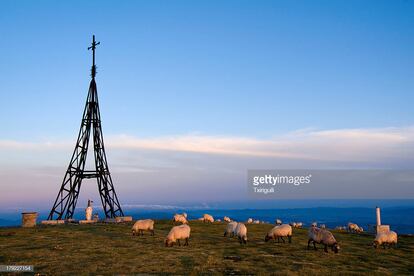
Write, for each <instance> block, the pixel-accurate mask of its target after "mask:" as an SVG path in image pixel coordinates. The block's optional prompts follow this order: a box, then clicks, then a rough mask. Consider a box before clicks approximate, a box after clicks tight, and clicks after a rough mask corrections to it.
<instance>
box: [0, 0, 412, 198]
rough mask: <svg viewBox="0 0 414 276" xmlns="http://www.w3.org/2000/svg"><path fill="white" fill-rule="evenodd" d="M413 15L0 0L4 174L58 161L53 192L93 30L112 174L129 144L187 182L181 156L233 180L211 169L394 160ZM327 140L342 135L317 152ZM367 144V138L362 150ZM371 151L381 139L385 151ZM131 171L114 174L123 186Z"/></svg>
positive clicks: (298, 4)
mask: <svg viewBox="0 0 414 276" xmlns="http://www.w3.org/2000/svg"><path fill="white" fill-rule="evenodd" d="M413 14H414V1H398V0H397V1H339V0H338V1H123V2H121V3H119V2H117V3H115V2H113V1H70V2H69V1H66V2H63V1H60V2H56V1H1V3H0V36H1V37H2V39H1V42H0V124H1V128H0V141H2V143H3V144H2V147H0V152H1V153H2V154H1V155H0V164H2V165H4V166H5V168H3V169H2V170H3V171H2V173H3V174H7V175H9V177H8V178H7V179H8V181H9V182H10V183H17V182H19V181H21V179H18V178H15V177H14V176H13V175H14V170H18V169H19V168H22V167H23V168H25V166H28V167H30V168H35V169H34V170H37V171H36V172H38V170H40V169H39V168H40V167H41V168H44V167H48V166H49V167H50V166H53V167H54V169H56V176H55V178H49V179H46V178H45V179H42V180H41V181H40V180H39V181H40V182H47V183H49V184H48V185H50V186H48V187H45V188H44V190H48V191H49V190H53V191H52V192H51V193H52V194H54V193H55V192H57V187H56V185H57V186H58V185H59V184H57V183H56V182H60V181H61V180H60V179H61V178H62V177H63V172H64V169H65V167H66V166H67V162H69V160H68V158H69V157H70V153H71V150H72V149H71V147H72V146H73V144H74V143H75V141H74V140H75V138H76V135H77V131H78V128H79V124H80V118H81V114H82V110H83V107H84V101H85V98H86V93H87V88H88V83H89V80H90V77H89V70H90V65H91V53H90V51H87V50H86V49H87V47H88V46H89V43H90V41H91V35H92V34H95V35H96V38H97V40H98V41H101V45H99V46H98V49H97V66H98V75H97V84H98V92H99V96H100V104H101V112H102V119H103V128H104V133H105V137H108V143H107V144H108V148H109V149H111V147H113V149H114V150H113V151H112V153H108V155H109V157H112V158H113V160H114V161H113V162H112V163H113V164H114V165H113V166H114V167H117V168H119V169H120V170H121V171H122V170H125V166H124V165H123V164H129V162H128V161H125V160H129V159H131V158H132V157H131V156H132V155H133V156H134V158H136V155H140V156H141V157H140V158H142V159H140V160H139V161H137V166H143V164H145V165H146V166H147V167H146V168H145V169H151V170H153V169H154V168H159V167H162V166H163V165H165V163H168V164H169V165H168V166H172V167H174V168H176V169H177V171H181V170H182V177H183V178H186V179H187V178H189V179H191V180H188V183H192V182H191V181H197V180H193V179H192V177H194V179H199V177H200V175H198V176H197V177H196V176H195V175H193V174H194V171H197V170H194V169H193V168H192V167H191V166H189V163H191V164H194V160H198V161H196V164H199V166H200V168H199V169H200V170H208V171H211V170H214V168H215V167H214V166H212V165H211V164H212V163H214V164H216V163H217V162H218V161H217V160H216V159H215V158H218V155H220V156H219V159H220V162H219V164H220V165H219V166H218V167H219V168H222V167H223V166H228V168H229V170H230V168H231V171H233V172H234V173H235V175H237V177H233V178H232V177H231V176H227V175H221V176H222V177H221V178H220V174H218V176H217V177H218V179H214V181H215V182H216V183H229V182H231V183H239V182H243V184H242V185H244V184H245V183H244V181H245V180H244V179H243V177H241V175H244V174H245V170H246V168H251V167H256V166H259V167H260V166H261V167H264V168H273V167H275V166H278V164H280V163H279V162H281V161H280V160H278V161H275V160H274V158H276V157H277V158H282V157H284V158H291V157H292V156H294V157H295V158H304V159H306V158H309V156H313V157H315V156H318V158H317V159H323V160H324V161H323V162H325V163H323V164H325V165H326V164H330V165H331V164H334V163H332V162H331V161H332V160H335V162H342V163H341V164H343V162H346V164H348V165H349V164H350V163H352V164H351V166H353V167H355V166H358V165H359V164H361V162H368V161H369V162H371V161H372V162H374V161H375V166H380V167H383V166H391V167H392V166H397V167H398V166H401V165H402V164H405V163H406V162H407V158H409V156H408V155H409V154H410V153H411V152H412V147H411V146H412V145H413V143H412V142H413V140H412V139H413V135H412V132H413V130H412V126H413V125H414V124H413V118H414V108H412V103H413V102H414V96H413V91H414V70H413V65H414V53H413V49H414V18H413V16H412V15H413ZM325 131H327V133H326V132H325ZM292 133H293V134H292ZM298 133H299V134H298ZM321 135H322V136H321ZM335 135H337V136H335ZM367 135H368V136H367ZM393 135H394V136H393ZM328 136H329V138H327V137H328ZM315 137H316V138H315ZM318 137H319V138H318ZM320 137H324V138H323V139H322V138H320ZM350 137H351V138H350ZM355 137H356V139H357V140H358V141H354V140H352V139H355ZM384 137H385V138H384ZM325 139H328V140H325ZM172 140H173V142H172ZM120 141H121V142H120ZM295 141H296V142H297V143H296V144H295V143H293V142H295ZM333 141H343V143H341V144H340V145H339V147H338V145H336V146H332V147H331V148H332V150H331V151H329V150H327V152H322V151H323V149H324V146H323V145H326V144H327V143H328V147H327V148H328V149H329V145H332V143H331V142H333ZM361 141H362V142H361ZM124 142H125V143H126V144H128V145H130V148H128V149H125V148H123V147H122V145H120V144H122V143H124ZM363 142H365V143H371V144H373V145H375V147H373V148H372V150H371V151H369V153H364V158H363V160H362V161H361V158H360V156H359V155H358V153H360V152H361V149H367V148H369V147H367V145H365V144H364V143H363ZM117 143H118V144H117ZM269 143H270V144H269ZM286 143H293V144H292V145H290V146H287V147H284V146H283V145H286ZM258 144H259V146H257V145H258ZM344 144H346V145H347V146H346V147H344V148H346V149H344V150H343V151H342V152H337V151H335V150H338V148H341V145H344ZM10 145H13V146H10ZM42 145H43V146H45V145H46V146H45V147H48V148H47V150H44V151H42V150H38V152H36V149H41V148H42ZM56 145H58V146H56ZM188 145H190V146H192V147H191V149H190V150H189V149H188ZM304 145H305V146H304ZM170 147H172V149H173V152H174V154H172V156H171V151H169V150H170ZM56 148H58V149H56ZM137 148H138V149H139V152H134V153H133V149H137ZM376 148H380V149H384V148H385V149H386V150H388V151H387V152H386V153H384V152H382V150H379V152H380V153H384V154H383V155H381V158H382V159H381V158H380V157H379V156H377V154H380V153H378V150H376ZM63 149H64V150H63ZM128 150H129V151H128ZM312 150H313V151H312ZM142 151H145V153H143V152H142ZM166 151H168V157H166V156H165V155H163V154H161V153H160V152H162V153H165V152H166ZM304 151H306V154H303V153H304ZM188 152H190V153H191V154H192V155H191V158H189V157H188V156H185V157H183V156H184V155H186V154H189V153H188ZM264 152H265V153H264ZM269 152H270V154H269ZM281 153H283V154H282V155H281ZM352 153H355V155H353V154H352ZM194 154H195V155H197V157H194ZM246 154H247V155H248V156H250V158H251V159H248V158H247V157H245V155H246ZM111 155H112V156H111ZM223 155H224V156H225V157H223ZM239 155H244V157H238V156H239ZM263 155H265V156H266V157H263ZM304 155H306V156H305V157H304ZM142 156H146V158H143V157H142ZM229 156H231V158H233V159H231V158H230V157H229ZM251 156H253V157H251ZM257 156H259V157H260V158H261V159H260V162H258V160H257V158H259V157H257ZM269 156H270V157H269ZM281 156H282V157H281ZM286 156H287V157H286ZM321 156H322V157H326V158H322V157H321ZM337 156H341V158H334V157H337ZM193 158H195V159H193ZM223 158H224V161H223ZM226 158H230V159H226ZM266 158H267V159H266ZM187 159H191V160H192V161H191V162H189V163H186V162H183V160H187ZM338 159H339V160H338ZM167 160H168V161H167ZM177 160H178V161H177ZM226 160H227V161H226ZM230 160H231V161H230ZM241 160H243V161H241ZM367 160H368V161H367ZM390 160H392V161H390ZM197 162H199V163H197ZM330 162H331V163H330ZM235 163H243V165H240V166H234V165H233V164H235ZM282 163H283V162H282ZM299 163H300V162H299ZM299 163H295V164H299ZM110 164H111V159H110ZM256 164H260V165H256ZM312 164H314V163H312ZM335 164H336V163H335ZM364 164H365V165H364V166H370V167H372V166H374V164H373V163H369V165H367V164H366V163H364ZM390 164H391V165H390ZM319 165H321V164H319ZM319 165H318V166H319ZM131 166H132V167H134V166H135V165H131ZM292 166H293V165H292ZM302 166H307V165H302ZM139 168H140V169H142V168H141V167H139ZM190 168H192V169H191V170H190ZM256 168H257V167H256ZM133 169H137V168H136V166H135V167H134V168H133ZM215 169H217V168H215ZM115 171H116V169H115ZM190 171H191V172H190ZM186 172H187V173H186ZM169 173H170V172H169ZM120 175H121V176H120V177H121V178H122V177H123V176H122V173H120ZM177 175H178V174H177ZM190 175H191V177H190ZM24 176H25V177H27V179H32V177H31V174H30V172H29V171H25V172H24ZM22 177H23V176H22ZM139 177H141V176H130V177H129V178H127V177H126V176H125V179H123V181H124V183H126V184H124V185H125V187H126V188H125V189H126V190H128V189H130V190H131V191H134V188H133V187H135V186H134V185H133V184H132V183H133V182H134V183H135V182H140V181H139V179H140V178H139ZM4 179H5V178H4ZM58 179H59V180H58ZM127 179H128V180H127ZM148 181H149V180H148ZM3 183H5V182H3ZM180 183H182V179H181V180H178V181H177V182H176V183H175V182H174V183H169V184H168V185H172V186H177V187H186V186H185V185H184V186H180V185H182V184H180ZM206 183H209V181H208V179H206ZM0 185H2V184H0ZM45 185H46V184H45ZM160 185H161V186H162V184H160ZM188 185H190V184H188ZM226 185H227V184H226ZM234 185H236V184H234ZM51 187H52V188H51ZM243 187H244V186H243ZM120 189H121V190H122V186H121V188H120ZM183 189H184V188H183ZM55 190H56V191H55ZM128 191H129V190H128ZM203 191H204V190H203ZM205 192H206V193H207V191H205ZM210 192H211V194H212V195H211V196H208V197H207V196H206V198H205V200H206V201H208V200H211V199H213V194H214V193H213V190H211V191H210ZM124 193H126V192H124ZM12 194H13V191H10V195H12ZM207 194H208V193H207ZM403 194H404V193H403ZM406 194H407V193H406ZM413 194H414V191H413V190H412V189H411V190H410V193H408V195H410V196H411V195H413ZM332 196H335V195H332ZM378 196H379V195H378ZM395 196H396V197H398V195H395ZM159 200H160V201H162V200H163V199H162V198H160V199H159ZM131 201H132V199H131Z"/></svg>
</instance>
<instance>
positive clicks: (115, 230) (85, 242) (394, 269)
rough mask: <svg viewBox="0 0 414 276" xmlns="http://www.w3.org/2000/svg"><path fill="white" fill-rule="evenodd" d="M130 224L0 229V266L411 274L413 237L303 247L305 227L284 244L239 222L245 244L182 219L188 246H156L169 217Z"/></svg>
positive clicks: (54, 271)
mask: <svg viewBox="0 0 414 276" xmlns="http://www.w3.org/2000/svg"><path fill="white" fill-rule="evenodd" d="M131 225H132V224H96V225H62V226H38V227H37V228H35V229H25V228H0V264H9V265H11V264H14V265H15V264H22V265H23V264H24V265H34V266H35V270H36V272H38V273H41V274H45V275H60V274H67V275H85V274H119V273H121V274H133V273H162V272H165V273H171V274H190V273H193V274H198V273H205V274H223V273H225V274H246V273H250V274H269V273H275V274H304V273H307V274H309V273H310V274H319V273H323V274H326V273H329V274H332V273H333V274H340V273H345V274H361V273H362V274H363V273H369V274H373V273H375V274H399V275H401V274H406V275H413V273H414V238H413V237H401V238H400V239H399V246H398V248H396V249H386V250H384V249H382V248H381V249H377V250H375V249H374V248H373V247H372V246H371V244H372V241H373V237H372V236H368V235H356V234H347V233H339V232H336V231H333V232H334V235H335V237H336V238H337V240H338V241H339V243H340V246H341V249H342V251H341V252H340V253H339V254H334V253H333V252H332V251H329V253H324V252H323V250H322V247H320V249H319V250H318V251H314V250H307V249H306V246H307V230H306V229H295V230H294V233H293V240H292V244H288V243H286V244H282V243H280V244H275V243H274V242H268V243H265V242H264V236H265V233H266V232H267V231H268V230H269V229H271V228H272V225H269V224H258V225H247V228H248V238H249V241H248V244H247V245H240V244H239V243H238V241H237V239H236V238H224V237H223V232H224V228H225V224H224V223H214V224H204V223H202V222H194V221H191V222H190V226H191V238H190V246H188V247H184V246H181V247H179V246H174V247H172V248H171V247H170V248H166V247H164V243H163V241H164V238H165V236H166V235H167V233H168V231H169V230H170V228H171V226H172V222H171V221H166V220H161V221H156V223H155V227H156V229H155V236H154V237H152V236H150V235H149V234H147V233H145V236H144V237H142V236H141V237H138V236H132V235H131V231H130V229H131Z"/></svg>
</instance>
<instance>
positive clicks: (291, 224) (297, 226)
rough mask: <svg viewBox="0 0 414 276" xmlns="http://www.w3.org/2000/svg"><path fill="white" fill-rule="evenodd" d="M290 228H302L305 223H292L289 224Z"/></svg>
mask: <svg viewBox="0 0 414 276" xmlns="http://www.w3.org/2000/svg"><path fill="white" fill-rule="evenodd" d="M289 225H290V226H292V227H293V228H302V226H303V223H302V222H291V223H289Z"/></svg>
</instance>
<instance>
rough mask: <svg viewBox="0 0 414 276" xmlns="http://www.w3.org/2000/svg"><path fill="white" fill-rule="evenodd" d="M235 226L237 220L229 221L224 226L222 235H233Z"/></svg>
mask: <svg viewBox="0 0 414 276" xmlns="http://www.w3.org/2000/svg"><path fill="white" fill-rule="evenodd" d="M236 228H237V221H232V222H229V223H228V224H227V226H226V230H225V231H224V236H225V237H226V236H227V235H229V236H230V237H234V235H235V233H236Z"/></svg>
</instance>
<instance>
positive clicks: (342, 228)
mask: <svg viewBox="0 0 414 276" xmlns="http://www.w3.org/2000/svg"><path fill="white" fill-rule="evenodd" d="M335 230H339V231H345V230H346V226H337V227H335Z"/></svg>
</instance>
